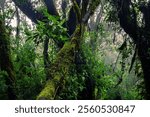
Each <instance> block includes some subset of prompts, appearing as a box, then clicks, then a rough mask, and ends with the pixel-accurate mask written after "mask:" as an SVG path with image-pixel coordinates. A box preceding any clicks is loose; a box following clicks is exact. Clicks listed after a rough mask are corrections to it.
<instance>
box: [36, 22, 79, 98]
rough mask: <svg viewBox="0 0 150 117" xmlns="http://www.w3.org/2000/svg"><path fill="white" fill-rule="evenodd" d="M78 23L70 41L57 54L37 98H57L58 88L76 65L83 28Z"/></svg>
mask: <svg viewBox="0 0 150 117" xmlns="http://www.w3.org/2000/svg"><path fill="white" fill-rule="evenodd" d="M81 28H82V26H81V25H78V26H77V27H76V30H75V32H74V34H73V36H72V38H71V41H70V42H66V43H65V44H64V46H63V48H62V49H61V50H60V51H59V53H58V54H57V56H56V60H55V61H54V63H53V64H52V65H51V67H50V69H49V75H50V76H49V78H50V79H49V80H48V81H47V83H46V85H45V87H44V89H43V90H42V91H41V93H40V94H39V95H38V97H37V99H55V97H56V95H57V93H58V90H60V88H61V87H62V86H63V85H64V83H65V82H64V81H65V78H66V76H67V75H68V74H69V70H70V68H71V67H72V66H73V65H74V62H75V54H76V51H77V50H78V49H79V45H80V42H81V30H82V29H81Z"/></svg>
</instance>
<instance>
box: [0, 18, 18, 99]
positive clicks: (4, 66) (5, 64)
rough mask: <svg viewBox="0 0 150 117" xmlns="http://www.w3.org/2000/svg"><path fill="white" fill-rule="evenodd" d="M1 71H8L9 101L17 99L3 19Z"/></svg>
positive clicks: (1, 28) (0, 55)
mask: <svg viewBox="0 0 150 117" xmlns="http://www.w3.org/2000/svg"><path fill="white" fill-rule="evenodd" d="M0 70H1V71H6V72H7V74H8V78H7V79H6V84H7V86H8V90H7V91H8V92H7V93H8V99H11V100H12V99H16V96H15V92H14V84H15V75H14V69H13V64H12V61H11V55H10V45H9V35H8V34H7V33H6V30H5V26H4V23H3V21H2V19H0Z"/></svg>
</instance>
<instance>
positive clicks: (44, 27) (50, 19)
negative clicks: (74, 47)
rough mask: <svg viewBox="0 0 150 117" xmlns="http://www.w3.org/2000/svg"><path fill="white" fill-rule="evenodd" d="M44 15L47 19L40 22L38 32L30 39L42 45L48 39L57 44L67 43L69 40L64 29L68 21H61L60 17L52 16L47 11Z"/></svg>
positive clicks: (37, 27)
mask: <svg viewBox="0 0 150 117" xmlns="http://www.w3.org/2000/svg"><path fill="white" fill-rule="evenodd" d="M43 14H44V16H45V17H46V19H45V20H43V21H38V25H37V26H36V30H35V31H34V32H33V34H32V35H31V36H30V37H29V39H30V38H31V39H34V41H35V42H36V43H40V42H43V40H44V39H45V38H46V37H47V38H50V39H53V40H55V41H56V42H58V41H59V42H62V43H64V42H66V41H67V40H68V36H67V29H66V28H64V24H65V22H66V20H65V19H61V18H60V17H58V16H52V15H50V14H49V13H48V12H47V10H44V11H43Z"/></svg>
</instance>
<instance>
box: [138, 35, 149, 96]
mask: <svg viewBox="0 0 150 117" xmlns="http://www.w3.org/2000/svg"><path fill="white" fill-rule="evenodd" d="M148 40H149V39H143V38H142V39H141V42H140V43H139V46H138V55H139V58H140V61H141V65H142V69H143V75H144V82H145V90H146V94H145V99H150V77H149V76H150V42H149V41H148Z"/></svg>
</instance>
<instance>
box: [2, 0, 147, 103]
mask: <svg viewBox="0 0 150 117" xmlns="http://www.w3.org/2000/svg"><path fill="white" fill-rule="evenodd" d="M149 38H150V1H149V0H30V1H24V0H1V1H0V99H11V100H14V99H86V100H87V99H92V100H94V99H104V100H110V99H111V100H123V99H150V85H149V84H150V78H149V73H150V41H149Z"/></svg>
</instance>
